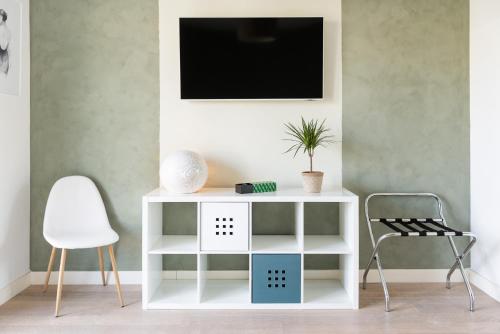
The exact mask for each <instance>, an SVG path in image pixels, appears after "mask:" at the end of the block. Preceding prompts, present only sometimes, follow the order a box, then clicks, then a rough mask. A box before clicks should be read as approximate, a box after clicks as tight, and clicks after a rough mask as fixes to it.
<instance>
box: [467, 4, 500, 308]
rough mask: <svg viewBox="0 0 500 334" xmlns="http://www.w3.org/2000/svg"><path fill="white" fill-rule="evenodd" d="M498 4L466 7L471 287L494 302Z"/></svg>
mask: <svg viewBox="0 0 500 334" xmlns="http://www.w3.org/2000/svg"><path fill="white" fill-rule="evenodd" d="M499 36H500V1H498V0H474V1H471V2H470V107H471V108H470V114H471V226H472V232H474V233H475V234H476V235H477V236H478V240H479V241H478V243H477V245H476V246H475V248H474V249H473V251H472V271H473V272H472V277H473V280H474V282H475V283H476V285H478V286H479V287H481V288H482V289H484V290H485V291H487V292H488V293H489V294H490V295H492V296H494V297H496V298H497V299H498V300H500V216H499V213H500V192H499V190H500V173H499V171H500V37H499Z"/></svg>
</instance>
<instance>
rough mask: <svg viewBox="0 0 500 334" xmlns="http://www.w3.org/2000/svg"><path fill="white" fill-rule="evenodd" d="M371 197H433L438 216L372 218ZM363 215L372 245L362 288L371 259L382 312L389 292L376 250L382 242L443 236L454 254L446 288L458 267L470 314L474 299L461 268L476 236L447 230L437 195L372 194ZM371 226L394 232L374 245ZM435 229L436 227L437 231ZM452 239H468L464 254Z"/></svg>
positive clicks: (388, 297) (387, 300) (388, 298)
mask: <svg viewBox="0 0 500 334" xmlns="http://www.w3.org/2000/svg"><path fill="white" fill-rule="evenodd" d="M374 197H428V198H433V199H434V200H435V201H436V203H437V206H438V214H439V218H374V217H371V216H370V213H369V202H370V200H371V199H373V198H374ZM365 216H366V223H367V225H368V230H369V232H370V239H371V242H372V246H373V252H372V254H371V256H370V260H369V262H368V265H367V266H366V269H365V272H364V274H363V289H366V277H367V275H368V272H369V271H370V266H371V265H372V263H373V261H374V260H375V263H376V265H377V269H378V272H379V275H380V281H381V283H382V287H383V289H384V296H385V311H386V312H389V311H390V305H389V303H390V296H389V290H388V288H387V282H386V280H385V278H384V273H383V269H382V264H381V261H380V256H379V254H378V249H379V247H380V245H381V243H382V241H384V240H386V239H390V238H394V237H403V238H405V237H436V236H445V237H447V238H448V241H449V243H450V247H451V249H452V250H453V254H454V255H455V263H454V264H453V266H452V267H451V268H450V270H449V271H448V275H447V276H446V288H448V289H450V288H451V284H450V278H451V275H452V274H453V272H454V271H455V270H456V269H457V268H459V269H460V272H461V274H462V278H463V280H464V283H465V286H466V288H467V291H468V293H469V310H470V311H474V302H475V297H474V292H473V291H472V287H471V285H470V282H469V278H468V277H467V273H466V272H465V268H464V265H463V262H462V260H463V258H464V257H465V256H467V255H468V254H469V252H470V250H471V248H472V246H474V244H475V243H476V240H477V238H476V236H475V235H474V234H472V233H471V232H461V231H457V230H453V229H451V228H450V227H448V224H447V223H446V219H445V217H444V215H443V204H442V201H441V199H440V198H439V196H437V195H436V194H433V193H374V194H371V195H369V196H368V197H367V198H366V200H365ZM372 223H383V224H385V225H386V226H388V227H389V228H391V229H392V230H394V231H395V232H391V233H386V234H383V235H381V236H380V237H379V238H378V240H377V241H376V242H375V237H374V236H373V230H372V226H371V224H372ZM425 223H428V224H432V225H433V226H432V228H431V227H429V226H428V225H425ZM396 224H400V226H401V227H403V228H404V229H402V228H400V227H397V226H396ZM412 224H416V225H417V226H419V229H416V228H415V227H414V226H411V225H412ZM436 228H440V229H439V230H438V229H436ZM453 236H458V237H468V238H471V241H470V242H469V244H468V245H467V246H466V247H465V249H464V251H463V252H462V253H461V254H460V253H459V252H458V250H457V247H456V245H455V242H454V241H453Z"/></svg>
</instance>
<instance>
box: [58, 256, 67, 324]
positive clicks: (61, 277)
mask: <svg viewBox="0 0 500 334" xmlns="http://www.w3.org/2000/svg"><path fill="white" fill-rule="evenodd" d="M66 252H67V250H66V249H64V248H63V249H62V251H61V264H60V265H59V280H58V282H57V299H56V313H55V316H56V317H58V316H59V309H60V308H61V297H62V287H63V280H64V265H65V263H66Z"/></svg>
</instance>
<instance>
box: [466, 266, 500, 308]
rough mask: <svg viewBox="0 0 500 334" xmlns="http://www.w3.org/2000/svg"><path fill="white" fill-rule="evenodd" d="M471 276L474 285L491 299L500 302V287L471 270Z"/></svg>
mask: <svg viewBox="0 0 500 334" xmlns="http://www.w3.org/2000/svg"><path fill="white" fill-rule="evenodd" d="M469 276H470V280H471V283H472V284H474V285H475V286H476V287H478V288H479V289H481V290H482V291H483V292H484V293H486V294H487V295H489V296H490V297H491V298H493V299H496V300H497V301H498V302H500V285H498V284H496V283H494V282H492V281H490V280H489V279H487V278H485V277H484V276H482V275H480V274H478V273H477V272H475V271H474V270H472V269H470V270H469Z"/></svg>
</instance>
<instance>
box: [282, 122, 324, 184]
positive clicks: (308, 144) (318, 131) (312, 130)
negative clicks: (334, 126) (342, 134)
mask: <svg viewBox="0 0 500 334" xmlns="http://www.w3.org/2000/svg"><path fill="white" fill-rule="evenodd" d="M325 121H326V120H323V122H321V123H320V122H319V121H318V120H314V119H313V120H310V121H308V122H306V121H305V120H304V118H303V117H302V123H301V124H300V125H299V126H295V125H294V124H292V123H287V124H285V127H286V134H287V135H289V136H290V137H291V138H287V139H285V140H288V141H292V142H294V144H293V145H292V146H290V148H288V150H286V151H285V153H289V152H293V157H294V158H295V157H296V156H297V153H299V151H302V152H303V153H307V155H308V156H309V170H308V171H304V172H302V184H303V185H304V191H306V192H308V193H319V192H321V186H322V184H323V172H319V171H314V170H313V157H314V153H315V150H316V149H317V148H318V147H320V146H323V147H325V146H326V145H327V144H330V143H332V142H333V140H332V138H333V136H332V135H329V132H330V129H329V128H327V127H326V126H325Z"/></svg>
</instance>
